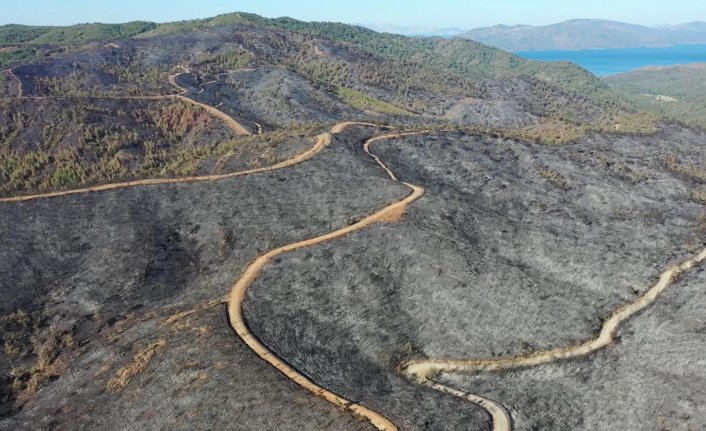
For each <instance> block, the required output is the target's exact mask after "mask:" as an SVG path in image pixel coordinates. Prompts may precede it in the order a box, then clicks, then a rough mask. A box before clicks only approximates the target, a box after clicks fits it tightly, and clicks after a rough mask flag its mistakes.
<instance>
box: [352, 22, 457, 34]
mask: <svg viewBox="0 0 706 431" xmlns="http://www.w3.org/2000/svg"><path fill="white" fill-rule="evenodd" d="M361 25H362V26H363V27H366V28H369V29H371V30H375V31H378V32H381V33H392V34H401V35H405V36H442V37H451V36H456V35H459V34H461V33H463V32H464V31H465V30H462V29H460V28H457V27H445V28H433V27H426V26H421V25H417V26H401V25H396V24H361Z"/></svg>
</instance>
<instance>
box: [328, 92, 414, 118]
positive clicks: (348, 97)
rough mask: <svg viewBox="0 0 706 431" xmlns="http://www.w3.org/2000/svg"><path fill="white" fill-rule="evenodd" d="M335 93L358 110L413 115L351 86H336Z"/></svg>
mask: <svg viewBox="0 0 706 431" xmlns="http://www.w3.org/2000/svg"><path fill="white" fill-rule="evenodd" d="M336 94H337V95H338V97H339V98H340V99H341V100H343V101H344V102H346V103H347V104H349V105H350V106H352V107H354V108H357V109H360V110H371V111H377V112H380V113H383V114H392V115H414V114H413V113H412V112H410V111H408V110H406V109H404V108H400V107H399V106H395V105H393V104H391V103H387V102H385V101H382V100H380V99H376V98H374V97H372V96H369V95H367V94H365V93H362V92H360V91H356V90H353V89H352V88H346V87H337V88H336Z"/></svg>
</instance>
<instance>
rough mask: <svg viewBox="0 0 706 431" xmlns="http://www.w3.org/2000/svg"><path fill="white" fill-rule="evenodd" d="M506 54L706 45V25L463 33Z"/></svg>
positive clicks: (596, 23) (611, 24)
mask: <svg viewBox="0 0 706 431" xmlns="http://www.w3.org/2000/svg"><path fill="white" fill-rule="evenodd" d="M459 37H463V38H466V39H472V40H475V41H478V42H481V43H484V44H487V45H491V46H495V47H497V48H501V49H504V50H507V51H551V50H581V49H607V48H657V47H666V46H675V45H690V44H704V43H706V22H691V23H687V24H680V25H673V26H662V27H660V28H653V27H647V26H643V25H637V24H628V23H623V22H617V21H607V20H599V19H574V20H569V21H564V22H561V23H558V24H551V25H545V26H531V25H515V26H508V25H495V26H492V27H482V28H476V29H473V30H470V31H468V32H466V33H462V34H460V35H459Z"/></svg>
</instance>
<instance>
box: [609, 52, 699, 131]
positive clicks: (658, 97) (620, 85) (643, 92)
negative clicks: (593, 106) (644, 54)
mask: <svg viewBox="0 0 706 431" xmlns="http://www.w3.org/2000/svg"><path fill="white" fill-rule="evenodd" d="M605 79H606V81H607V82H608V83H609V84H611V85H612V86H613V87H615V88H616V89H618V90H621V91H624V92H625V93H627V94H629V95H630V97H631V98H632V99H633V100H634V102H635V104H636V105H638V106H639V107H641V108H642V109H645V110H649V111H652V112H657V113H659V114H662V115H665V116H667V117H670V118H673V119H675V120H678V121H681V122H684V123H686V124H690V125H696V126H701V127H706V102H704V101H706V65H703V64H698V65H687V66H673V67H660V68H648V69H641V70H637V71H634V72H629V73H624V74H620V75H614V76H609V77H607V78H605Z"/></svg>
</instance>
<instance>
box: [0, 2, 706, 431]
mask: <svg viewBox="0 0 706 431" xmlns="http://www.w3.org/2000/svg"><path fill="white" fill-rule="evenodd" d="M126 26H127V25H126ZM89 28H90V30H91V31H90V32H89V31H87V29H86V28H85V27H81V28H80V31H81V33H80V34H82V35H84V34H89V35H91V34H98V35H104V34H106V33H105V32H109V33H110V34H112V33H114V32H119V35H118V36H115V37H112V38H108V37H102V36H95V38H94V39H90V40H84V39H82V40H80V42H79V41H78V40H77V39H76V38H75V37H73V38H72V37H69V36H67V35H71V34H72V33H71V31H73V30H71V28H70V29H68V30H64V32H63V33H61V34H63V35H64V36H63V37H64V38H66V40H64V41H59V42H61V43H59V42H57V41H56V40H55V39H56V37H57V36H55V35H56V33H54V32H52V31H49V30H46V29H44V28H35V29H33V30H32V31H30V30H31V29H27V28H25V29H20V30H21V31H20V30H18V29H14V30H13V31H15V33H12V34H14V35H15V38H16V39H15V40H13V41H12V43H15V44H17V45H18V46H21V47H22V49H38V46H40V44H41V46H45V44H49V45H51V46H54V47H55V49H56V50H57V51H55V52H54V53H53V54H47V55H43V56H42V57H41V58H38V59H35V60H32V61H29V62H27V61H20V62H16V63H13V64H11V65H10V66H9V67H8V69H7V70H6V71H4V73H3V75H2V76H3V79H2V80H0V97H2V100H1V101H0V103H1V104H2V107H3V111H2V114H1V115H0V143H2V146H1V147H0V187H1V188H0V190H2V194H3V199H0V226H2V228H0V232H1V235H0V238H2V243H1V246H0V293H1V294H2V298H3V301H2V302H1V303H0V325H2V326H0V327H1V328H2V330H1V331H0V338H1V340H0V341H1V342H2V346H3V349H2V351H1V352H0V372H1V377H0V379H1V380H0V395H1V396H2V398H1V403H0V429H7V430H15V429H100V430H112V429H137V428H142V429H147V430H152V429H155V430H157V429H165V428H168V429H184V430H187V429H237V430H259V429H277V430H312V431H313V430H328V429H336V430H372V429H376V428H377V429H386V430H393V429H400V430H420V431H421V430H485V429H487V430H495V431H500V430H503V429H508V428H502V424H501V423H500V422H498V421H497V420H494V419H493V417H491V416H490V415H489V411H490V410H489V408H488V406H487V405H484V404H483V403H477V402H476V403H474V402H469V401H468V396H466V395H468V394H471V395H473V394H476V395H481V396H485V397H488V398H489V399H490V400H492V401H493V402H495V403H498V405H500V406H501V408H502V409H504V410H505V411H507V412H508V415H509V416H508V417H509V422H508V426H509V427H511V428H514V429H526V430H532V429H556V430H559V429H562V430H563V429H567V427H568V428H570V429H586V430H594V429H606V430H608V429H615V427H616V426H617V427H618V428H621V429H628V430H632V429H635V430H639V429H650V428H655V429H663V430H666V429H689V428H688V427H692V428H694V427H695V428H696V429H699V427H703V426H704V425H705V424H706V416H705V414H704V411H703V408H702V406H703V404H704V402H706V395H705V394H704V392H703V390H702V388H703V386H704V385H703V383H704V382H703V380H704V378H706V377H705V376H704V373H703V372H702V371H701V370H702V368H703V365H704V364H702V363H701V362H703V358H702V357H701V356H702V355H701V354H700V353H701V352H702V351H703V348H704V346H702V345H701V344H703V343H701V340H702V338H703V337H702V336H701V335H702V334H703V330H704V327H705V325H706V322H705V321H704V319H703V315H704V310H703V307H702V305H703V304H702V303H703V301H702V300H700V299H699V298H701V297H702V292H700V290H701V289H700V286H701V285H702V284H703V280H702V279H703V269H702V268H701V267H700V265H697V266H696V267H695V268H694V269H691V270H689V271H685V273H684V275H683V276H682V277H680V278H679V280H678V282H677V283H676V284H675V285H673V286H670V287H669V289H668V290H667V291H666V293H665V294H664V295H663V296H660V297H659V298H657V300H656V302H655V303H654V305H653V306H652V307H651V308H649V309H647V310H646V311H644V312H642V313H639V314H637V315H636V316H631V318H630V319H629V321H628V322H627V323H626V324H625V326H623V327H620V328H618V332H617V336H618V337H617V341H615V342H613V343H611V344H610V345H609V346H607V347H606V348H605V349H602V350H600V351H599V352H597V353H595V354H591V355H588V356H584V357H581V358H578V359H573V360H569V361H552V362H551V363H549V364H546V365H542V366H538V367H532V368H525V369H511V370H501V371H494V372H479V373H471V374H463V373H449V372H442V373H439V374H437V375H433V376H431V375H430V376H427V377H429V378H431V379H433V381H434V382H438V383H440V384H443V385H447V386H448V387H453V388H456V389H458V390H462V391H464V392H465V393H466V395H463V396H453V395H450V394H448V393H444V392H443V391H438V390H435V389H434V388H432V387H430V386H429V385H424V384H420V383H423V382H420V381H417V380H415V378H412V376H410V375H409V374H408V373H406V371H405V370H406V368H405V367H406V364H409V361H419V360H427V359H430V360H440V359H460V360H463V359H487V360H496V359H500V358H507V357H513V356H518V355H527V354H531V353H532V352H537V351H544V350H547V349H552V348H558V347H563V346H570V345H575V344H577V343H579V342H582V341H584V340H587V339H590V338H592V337H594V336H595V334H596V333H598V332H599V331H600V330H601V325H602V322H604V321H605V320H606V319H607V318H608V317H609V316H610V315H611V314H612V313H613V312H614V311H615V310H616V309H619V308H620V307H621V306H623V305H624V304H627V303H631V302H634V301H637V300H639V298H641V297H642V295H645V294H646V293H647V292H648V291H649V289H650V287H651V286H652V285H653V284H654V282H655V280H656V279H657V278H658V277H659V276H660V274H661V273H662V271H664V270H666V269H667V268H668V267H669V266H670V265H673V264H675V263H678V262H680V261H682V260H684V259H687V258H691V257H693V256H694V255H696V254H697V253H699V252H700V251H701V250H702V249H703V248H704V246H705V245H706V241H705V240H704V235H705V234H706V212H705V211H704V205H706V191H705V190H706V189H705V188H704V182H706V174H704V172H706V165H704V160H706V150H705V149H704V146H703V143H704V141H705V140H706V133H705V132H703V131H702V130H701V129H697V128H689V127H686V126H684V125H682V124H680V123H674V122H673V121H671V120H666V119H663V118H659V117H656V116H654V115H646V114H645V113H644V112H642V111H640V109H639V106H636V105H635V104H633V103H632V101H631V99H629V98H624V97H623V96H621V95H620V94H619V93H617V92H615V91H614V90H613V89H612V88H611V87H609V86H608V85H606V84H605V83H603V82H602V81H600V80H598V79H596V78H595V77H592V76H591V75H589V74H587V73H585V72H584V71H582V70H581V69H580V68H575V67H572V66H567V65H557V66H547V65H539V64H536V63H532V62H529V61H526V60H522V59H520V58H519V57H514V56H512V55H511V54H508V53H504V52H502V51H498V50H495V49H492V48H489V47H485V46H483V45H479V44H476V43H473V42H470V41H465V42H464V41H460V40H454V41H448V40H443V39H434V38H430V39H424V38H420V39H416V38H415V39H407V38H403V37H401V36H393V35H381V34H377V33H374V32H372V31H369V30H365V29H362V28H360V27H351V26H345V25H341V24H330V23H302V22H299V21H294V20H289V19H278V20H267V19H264V18H260V17H257V16H251V15H247V14H233V15H228V16H222V17H217V18H214V19H211V20H199V21H192V22H184V23H170V24H162V25H147V24H144V23H143V24H140V25H137V24H134V23H133V24H131V25H129V26H127V27H110V26H108V27H95V28H94V27H89ZM18 32H19V33H18ZM23 32H24V33H23ZM125 32H127V33H125ZM0 34H1V32H0ZM18 34H19V35H24V36H23V37H22V38H20V37H19V36H17V35H18ZM30 36H32V37H33V38H29V37H30ZM129 36H136V37H132V38H127V39H123V38H124V37H129ZM82 37H83V36H82ZM121 37H123V38H121ZM59 48H60V49H59ZM345 121H361V123H345ZM268 167H272V168H271V169H270V168H268ZM241 171H244V172H246V173H247V174H244V175H239V174H237V173H238V172H241ZM236 175H237V176H236ZM97 190H102V191H97ZM66 191H69V192H70V194H63V195H57V193H62V192H66ZM23 196H24V197H23ZM404 199H406V200H407V201H405V202H408V204H407V205H400V204H399V203H400V202H401V201H403V200H404ZM386 209H392V210H393V211H389V212H385V211H386ZM380 211H383V212H380ZM376 214H377V216H376ZM305 240H311V241H310V243H300V242H301V241H305ZM292 244H295V245H292ZM296 244H299V245H296ZM281 247H285V250H284V251H283V252H282V253H279V252H278V254H277V255H274V256H272V257H271V258H269V260H268V261H267V262H266V264H265V265H264V266H263V267H262V268H258V269H257V271H256V272H255V273H254V274H250V273H249V272H248V271H249V270H248V268H252V267H251V266H249V265H251V264H253V260H254V259H256V258H257V257H258V256H265V257H267V256H268V252H269V251H271V250H277V249H279V248H281ZM255 263H257V261H255ZM248 277H251V284H248V285H247V286H245V289H246V290H245V291H244V293H243V298H242V302H240V300H239V299H238V297H237V295H236V294H234V293H233V292H236V293H237V288H238V282H239V281H242V280H244V279H247V278H248ZM241 293H242V292H241ZM234 309H235V310H236V311H237V312H238V313H240V311H241V309H242V317H243V320H244V321H243V322H241V323H242V325H240V326H239V325H238V324H237V323H238V322H235V323H234V319H235V317H237V315H238V313H236V315H235V316H234V313H233V310H234ZM700 343H701V344H700ZM254 346H261V347H258V348H255V347H254ZM251 348H252V350H251ZM278 361H279V362H278ZM277 363H279V364H280V365H279V366H278V369H279V370H280V371H281V372H280V371H278V370H277V369H275V368H274V367H272V366H271V364H272V365H276V366H277ZM307 389H308V390H307ZM324 392H326V393H330V394H333V395H335V396H338V397H341V400H342V401H340V402H334V403H329V402H328V401H326V399H325V398H326V396H325V395H324ZM366 412H367V413H366ZM371 414H376V415H379V417H380V418H381V419H380V421H376V420H369V419H371ZM616 424H617V425H616ZM680 427H681V428H680Z"/></svg>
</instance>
